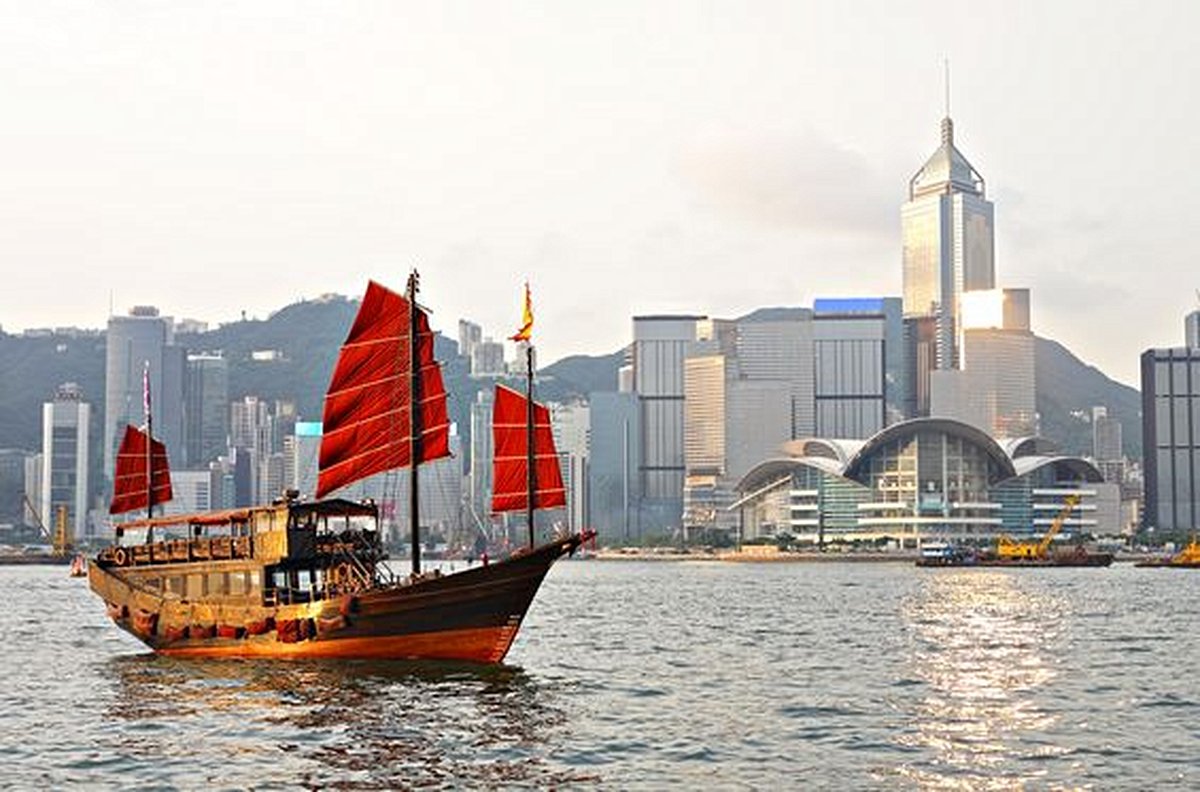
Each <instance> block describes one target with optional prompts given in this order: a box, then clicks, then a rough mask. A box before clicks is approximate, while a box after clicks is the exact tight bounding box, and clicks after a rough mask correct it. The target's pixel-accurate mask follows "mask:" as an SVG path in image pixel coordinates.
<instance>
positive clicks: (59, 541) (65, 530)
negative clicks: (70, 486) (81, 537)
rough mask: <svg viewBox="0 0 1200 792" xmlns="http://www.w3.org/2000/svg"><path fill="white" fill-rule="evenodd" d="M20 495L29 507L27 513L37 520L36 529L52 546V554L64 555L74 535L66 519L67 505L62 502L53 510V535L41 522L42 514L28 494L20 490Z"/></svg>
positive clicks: (71, 546) (72, 542)
mask: <svg viewBox="0 0 1200 792" xmlns="http://www.w3.org/2000/svg"><path fill="white" fill-rule="evenodd" d="M21 497H22V498H24V499H25V505H26V506H27V507H28V508H29V513H30V514H32V515H33V519H34V520H35V521H36V522H37V527H38V530H39V531H41V533H42V536H44V537H45V538H46V539H47V540H48V541H49V542H50V543H51V544H52V545H53V546H54V555H56V556H65V555H67V554H68V553H70V552H71V550H72V549H73V547H74V537H73V536H72V534H71V525H70V523H69V522H68V520H67V507H66V506H65V505H64V504H61V503H60V504H59V505H58V506H57V507H56V508H55V511H54V533H53V535H52V534H51V533H50V531H49V530H48V529H47V528H46V523H44V522H42V515H41V514H39V513H38V510H37V507H36V506H34V505H33V501H31V500H30V499H29V495H27V494H26V493H24V492H22V493H21Z"/></svg>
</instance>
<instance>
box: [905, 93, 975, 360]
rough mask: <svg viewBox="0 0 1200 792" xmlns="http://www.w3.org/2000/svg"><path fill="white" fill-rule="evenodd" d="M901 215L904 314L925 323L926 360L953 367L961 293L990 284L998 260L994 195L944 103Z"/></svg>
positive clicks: (959, 337)
mask: <svg viewBox="0 0 1200 792" xmlns="http://www.w3.org/2000/svg"><path fill="white" fill-rule="evenodd" d="M900 216H901V224H902V236H903V242H904V316H905V317H906V318H907V319H911V320H914V324H915V325H921V324H923V325H924V327H925V331H924V333H923V335H924V337H925V338H926V339H927V340H928V343H929V345H930V360H929V361H928V362H929V367H930V368H933V369H958V368H960V367H961V366H962V343H963V322H962V295H963V293H964V292H968V291H976V290H985V289H994V288H995V286H996V267H995V242H994V233H993V220H994V214H993V207H992V202H991V201H989V200H988V199H987V197H986V194H985V186H984V181H983V177H982V176H981V175H980V174H979V171H977V170H975V168H973V167H972V166H971V163H970V162H968V161H967V158H966V157H964V156H963V155H962V152H960V151H959V150H958V149H957V148H956V147H955V145H954V122H953V121H952V120H951V119H950V114H949V108H947V113H946V117H945V118H943V119H942V144H941V146H939V147H938V149H937V150H936V151H934V152H933V154H932V156H930V157H929V159H928V160H926V162H925V164H924V165H923V166H921V169H920V170H919V171H917V173H916V174H915V175H914V176H913V177H912V179H910V180H909V183H908V201H907V202H905V204H904V206H903V208H902V209H901V215H900ZM920 320H924V321H923V322H922V321H920Z"/></svg>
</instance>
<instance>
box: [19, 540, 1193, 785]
mask: <svg viewBox="0 0 1200 792" xmlns="http://www.w3.org/2000/svg"><path fill="white" fill-rule="evenodd" d="M1198 591H1200V573H1196V572H1191V573H1189V572H1186V571H1180V570H1165V569H1134V568H1132V567H1128V566H1116V567H1114V568H1111V569H1046V570H1040V569H1025V570H987V569H964V570H949V569H928V570H922V569H916V568H913V567H910V566H907V565H903V564H862V563H859V564H761V565H759V564H721V563H716V562H709V563H704V562H697V563H690V562H688V563H668V562H659V563H645V562H632V561H631V562H600V561H591V562H566V563H561V564H558V565H557V566H556V567H555V568H554V570H553V571H552V573H551V575H550V577H549V578H548V579H547V580H546V583H545V585H544V586H543V588H542V591H541V593H540V594H539V596H538V599H537V601H536V602H535V604H534V607H533V609H532V611H531V612H530V614H529V617H528V619H527V621H526V623H525V626H524V627H523V629H522V633H521V636H520V637H519V638H518V640H517V643H516V645H515V646H514V648H513V651H512V652H511V653H510V654H509V657H508V663H507V665H505V666H502V667H497V668H477V667H472V666H446V665H434V664H413V663H396V664H357V663H332V662H320V663H318V662H313V663H269V662H245V661H221V662H194V661H192V662H188V661H179V660H170V659H164V658H155V657H153V656H151V655H148V654H146V653H144V651H143V650H142V649H141V647H140V645H139V644H137V643H136V642H135V641H133V640H132V639H131V638H129V637H127V636H125V635H124V634H123V633H121V632H119V631H118V630H117V629H116V628H114V627H112V626H111V625H110V624H109V623H108V621H107V619H106V617H105V616H104V608H103V606H102V604H101V603H100V602H99V601H98V600H96V599H95V598H93V597H92V595H91V594H90V593H89V592H88V591H87V586H86V583H85V582H83V581H81V580H72V579H69V578H67V577H66V572H65V570H64V569H63V568H61V567H55V568H49V567H43V568H14V567H8V568H0V596H2V597H3V601H4V603H5V607H4V608H3V610H2V612H0V635H3V636H4V639H3V644H2V649H0V651H3V658H4V659H3V666H2V669H3V672H4V683H3V685H0V762H3V765H2V766H3V767H4V768H5V772H4V775H3V776H0V786H5V787H8V786H15V787H20V788H36V789H43V788H49V787H62V786H67V785H71V784H80V785H87V786H88V787H89V788H98V787H99V788H102V787H112V788H116V787H120V788H127V787H130V786H134V785H139V786H152V787H178V788H200V787H203V788H212V787H218V788H219V787H225V788H246V787H255V788H264V789H266V788H296V787H298V786H299V787H305V786H307V787H322V788H327V787H340V788H351V789H354V788H367V789H374V788H389V789H390V788H412V787H422V788H430V787H432V788H437V787H496V786H502V787H511V786H529V787H537V788H545V787H552V786H557V787H599V788H621V789H626V788H636V787H640V788H654V789H659V788H663V787H670V786H681V787H697V786H699V785H703V787H704V788H762V787H768V786H774V787H778V788H831V789H832V788H836V789H855V788H861V789H878V788H883V787H889V788H891V787H899V788H934V789H939V788H949V789H957V788H964V789H978V788H1003V789H1009V788H1013V787H1027V788H1062V787H1070V788H1076V787H1083V788H1087V787H1092V788H1097V789H1112V788H1142V789H1145V788H1162V787H1169V786H1172V785H1175V786H1177V787H1179V788H1197V787H1200V756H1198V753H1200V752H1198V751H1197V748H1198V747H1200V677H1198V676H1197V674H1196V673H1195V672H1194V671H1193V669H1192V665H1193V662H1194V659H1195V658H1196V657H1197V656H1198V650H1200V639H1198V638H1197V635H1198V634H1200V616H1198V615H1197V610H1196V607H1195V604H1194V603H1195V601H1196V594H1197V592H1198Z"/></svg>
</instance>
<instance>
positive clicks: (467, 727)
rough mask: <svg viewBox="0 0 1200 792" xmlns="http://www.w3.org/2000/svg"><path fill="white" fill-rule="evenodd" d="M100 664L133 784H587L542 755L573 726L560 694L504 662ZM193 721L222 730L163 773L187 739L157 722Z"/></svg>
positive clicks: (112, 660) (146, 658)
mask: <svg viewBox="0 0 1200 792" xmlns="http://www.w3.org/2000/svg"><path fill="white" fill-rule="evenodd" d="M98 666H99V668H100V671H101V673H103V675H104V677H105V679H107V680H108V681H109V683H108V684H107V685H105V689H104V690H103V691H102V692H101V693H100V694H99V695H98V697H97V698H98V700H99V701H101V702H103V703H104V705H105V706H104V708H103V709H102V710H100V712H99V714H100V716H101V717H103V718H105V719H106V721H107V722H109V723H112V724H117V725H118V728H114V729H110V730H108V731H106V733H105V734H104V735H101V736H100V740H102V741H106V742H107V743H108V745H109V746H111V747H110V748H109V750H111V751H113V752H114V753H119V754H120V755H121V756H122V767H123V773H125V774H126V775H125V776H124V777H126V778H144V777H146V776H145V775H142V773H143V772H146V771H148V773H149V774H152V775H153V778H154V783H155V784H156V785H158V786H166V787H174V786H182V787H184V788H188V787H191V786H195V785H196V784H195V778H196V777H197V776H196V775H195V773H196V772H202V773H203V780H204V786H206V787H213V788H244V787H246V786H247V784H248V782H247V779H248V778H251V777H253V780H254V783H253V786H255V787H266V788H271V787H276V788H293V787H295V786H296V783H297V782H296V779H303V781H304V784H305V785H307V786H309V787H312V788H337V787H345V786H355V785H358V786H365V787H368V788H371V789H414V788H434V789H439V788H445V787H447V786H452V787H455V788H468V789H505V788H513V787H520V788H538V789H553V788H573V787H575V786H579V785H580V784H581V783H582V782H584V781H586V780H587V778H588V775H587V774H586V768H582V769H580V770H572V769H563V768H562V766H561V765H560V764H558V763H556V762H547V761H544V760H543V759H542V757H543V756H545V755H546V754H547V753H548V750H549V749H548V748H544V747H545V746H548V745H550V744H553V743H554V736H555V735H556V734H557V733H558V731H559V730H558V729H557V728H556V724H559V723H562V722H563V721H564V719H565V715H564V713H563V710H562V708H561V707H562V704H563V701H562V698H563V697H562V695H561V689H560V687H559V686H558V685H556V684H555V683H554V681H553V680H550V681H547V680H545V679H542V678H540V677H539V676H537V675H531V674H529V673H527V672H526V671H524V670H523V669H521V668H520V667H517V666H512V665H508V664H505V663H495V664H487V665H483V664H478V663H458V662H453V661H439V662H427V661H416V660H389V661H372V660H304V659H297V660H293V661H289V662H288V663H287V667H286V669H282V670H283V671H285V673H281V668H280V664H279V663H278V662H277V661H272V660H244V661H239V662H233V663H230V662H224V661H221V660H201V659H196V660H186V661H182V660H175V659H173V658H169V657H159V656H154V655H150V654H146V653H142V654H117V655H112V656H110V657H108V658H107V659H105V660H103V661H100V662H99V663H98ZM195 718H203V719H204V723H205V724H211V725H212V730H211V732H210V733H208V734H206V736H205V739H203V740H200V741H197V742H196V744H195V745H191V746H189V747H188V758H189V761H188V762H186V763H164V761H163V757H164V756H170V755H171V751H172V750H176V749H177V747H178V745H179V732H178V731H177V730H175V729H173V728H153V726H155V725H158V724H177V723H182V724H188V723H191V722H192V720H194V719H195ZM251 724H252V726H251ZM122 726H123V727H125V728H121V727H122ZM147 726H150V728H147ZM182 728H185V729H186V728H187V727H186V726H182ZM248 728H249V729H250V731H249V733H251V734H253V735H254V737H255V739H248V737H247V734H248V731H247V729H248ZM298 735H301V736H300V737H298ZM101 750H103V748H101ZM196 768H203V770H202V771H197V769H196Z"/></svg>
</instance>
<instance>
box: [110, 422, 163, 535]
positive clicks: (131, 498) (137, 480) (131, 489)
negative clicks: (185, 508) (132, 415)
mask: <svg viewBox="0 0 1200 792" xmlns="http://www.w3.org/2000/svg"><path fill="white" fill-rule="evenodd" d="M147 443H149V444H150V454H149V456H150V460H149V461H150V469H151V470H152V471H153V474H154V491H153V492H149V487H148V486H147V485H148V482H147V480H146V462H147V458H146V457H147V454H146V450H147V449H146V444H147ZM147 494H149V496H150V497H149V498H147ZM172 497H174V495H173V493H172V492H171V469H170V466H169V464H168V463H167V447H166V446H165V445H163V444H162V443H161V442H160V441H158V440H154V439H151V438H150V436H149V435H147V434H146V432H145V431H144V430H142V429H135V428H134V427H132V426H129V425H126V426H125V436H124V437H122V438H121V445H120V447H119V448H118V449H117V462H116V470H115V471H113V499H112V503H110V504H109V505H108V513H109V514H123V513H125V512H127V511H133V510H134V509H146V508H149V507H150V505H151V504H158V503H166V502H167V501H169V500H171V498H172ZM147 500H149V501H150V502H149V503H148V502H147Z"/></svg>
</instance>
